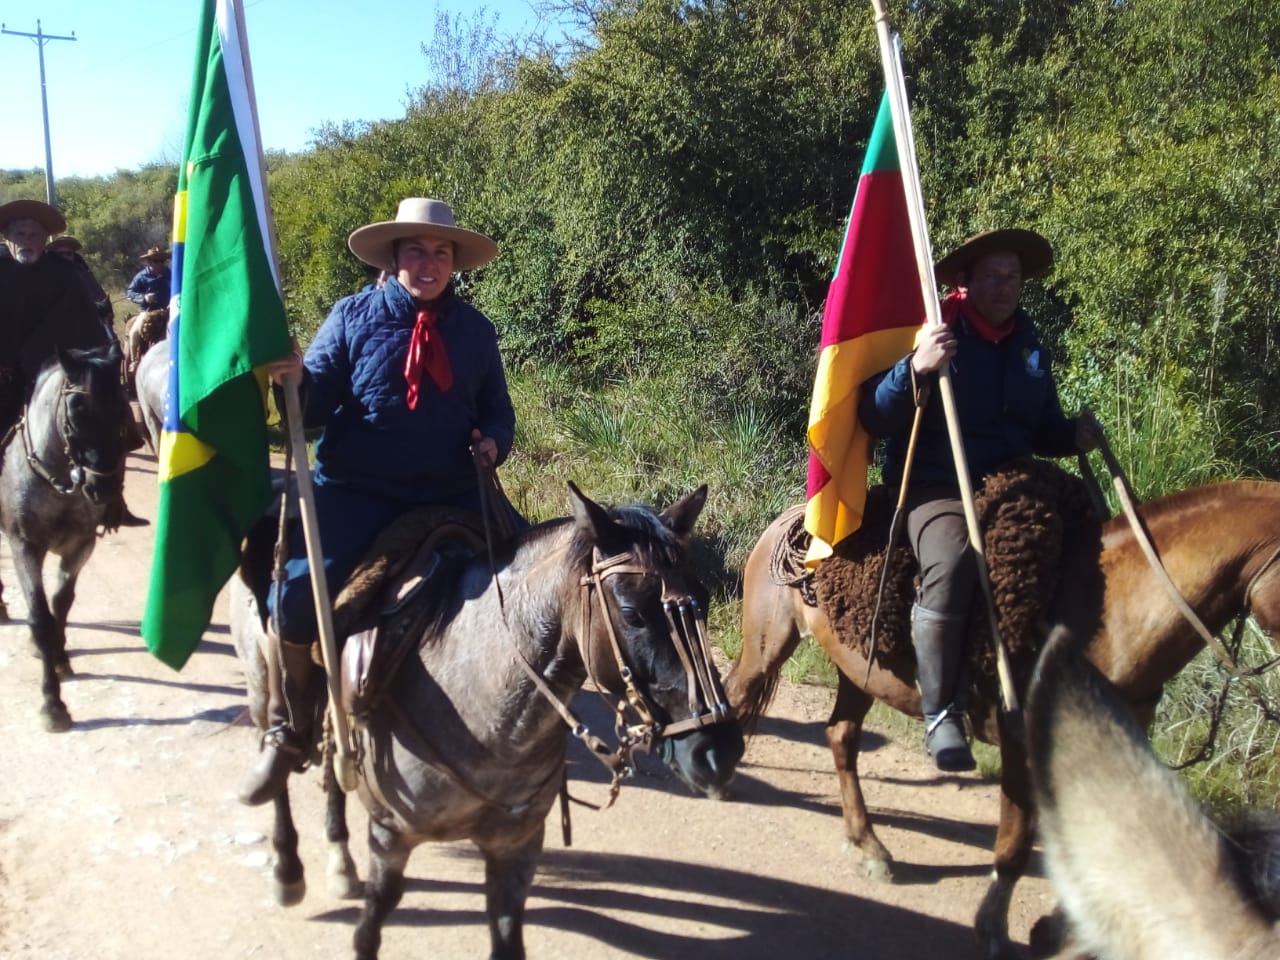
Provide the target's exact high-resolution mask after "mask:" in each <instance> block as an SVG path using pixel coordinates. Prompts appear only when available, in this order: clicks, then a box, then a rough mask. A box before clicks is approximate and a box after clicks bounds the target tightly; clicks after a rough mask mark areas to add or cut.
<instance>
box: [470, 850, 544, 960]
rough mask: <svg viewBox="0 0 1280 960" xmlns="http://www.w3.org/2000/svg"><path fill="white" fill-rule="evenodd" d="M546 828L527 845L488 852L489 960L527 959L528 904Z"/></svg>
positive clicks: (485, 879)
mask: <svg viewBox="0 0 1280 960" xmlns="http://www.w3.org/2000/svg"><path fill="white" fill-rule="evenodd" d="M543 836H544V829H543V828H542V827H541V826H539V828H538V831H537V833H535V834H534V835H533V836H532V837H530V838H529V841H528V842H527V843H525V844H524V846H522V847H520V848H518V849H516V850H510V849H505V848H504V850H503V851H502V853H497V852H495V851H493V850H484V849H483V848H482V852H483V853H484V900H485V907H486V909H487V910H488V913H489V945H490V952H489V960H524V905H525V903H526V901H528V899H529V890H530V888H532V886H533V874H534V872H535V871H536V870H537V869H538V857H539V856H540V855H541V853H542V842H543Z"/></svg>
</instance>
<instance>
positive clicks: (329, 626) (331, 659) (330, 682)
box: [229, 0, 356, 793]
mask: <svg viewBox="0 0 1280 960" xmlns="http://www.w3.org/2000/svg"><path fill="white" fill-rule="evenodd" d="M229 12H230V13H232V14H233V15H234V16H235V33H236V40H237V41H238V43H239V46H240V60H241V63H242V64H243V67H244V75H245V80H246V83H247V84H248V87H249V89H250V90H252V89H253V72H252V67H251V66H250V65H249V48H248V42H247V39H246V34H245V24H244V7H243V5H242V4H241V3H240V0H232V2H231V3H230V4H229ZM249 111H250V114H251V116H252V122H253V134H254V154H255V156H254V157H253V158H252V160H256V162H257V164H258V175H259V178H260V180H259V182H260V183H261V184H262V191H263V194H262V206H263V216H264V217H265V221H266V222H265V224H264V227H265V231H266V234H267V235H266V236H265V237H264V238H263V239H264V240H265V241H266V244H267V252H268V255H269V257H270V261H271V269H272V271H273V273H274V275H275V277H276V282H277V285H278V284H279V276H280V268H279V265H278V264H277V263H276V262H275V258H276V243H275V240H276V237H275V220H274V218H273V217H272V215H271V205H270V203H269V202H268V201H267V195H266V183H267V172H266V170H265V169H264V167H263V163H262V149H261V143H262V139H261V137H260V135H259V133H258V105H257V102H256V100H255V98H254V97H253V96H250V97H249ZM245 160H246V162H250V160H251V158H250V157H248V156H247V155H246V157H245ZM298 382H299V381H298V379H296V378H292V377H290V378H288V379H287V380H286V382H285V383H284V385H283V386H284V397H285V419H286V420H287V421H288V424H289V444H290V448H291V449H292V452H293V463H294V472H295V474H296V475H297V477H298V506H299V509H300V511H301V513H302V532H303V535H304V537H305V539H306V544H307V562H308V564H309V565H310V567H311V590H312V593H313V594H314V596H315V605H316V622H317V625H318V626H319V629H320V652H321V655H322V657H323V658H324V672H325V680H326V689H327V690H328V691H329V715H330V716H331V717H332V719H333V739H334V741H335V745H334V758H333V772H334V776H335V777H336V778H337V781H338V786H340V787H341V788H342V789H343V791H344V792H347V793H350V792H351V791H352V790H354V789H355V786H356V769H355V761H354V759H353V757H352V753H351V733H350V731H349V729H348V727H347V718H346V715H345V714H344V713H343V712H342V705H341V704H342V699H341V696H340V693H341V691H340V690H339V674H338V669H339V666H340V664H339V663H338V642H337V638H336V637H335V636H334V634H333V609H332V604H331V602H330V598H329V585H328V582H327V580H326V578H325V572H324V554H323V552H322V551H321V549H320V526H319V523H318V522H317V520H316V503H315V495H314V493H313V492H312V489H311V461H310V458H309V457H308V455H307V441H306V435H305V433H304V432H303V429H302V404H301V403H300V402H299V398H298ZM281 669H283V665H282V666H281Z"/></svg>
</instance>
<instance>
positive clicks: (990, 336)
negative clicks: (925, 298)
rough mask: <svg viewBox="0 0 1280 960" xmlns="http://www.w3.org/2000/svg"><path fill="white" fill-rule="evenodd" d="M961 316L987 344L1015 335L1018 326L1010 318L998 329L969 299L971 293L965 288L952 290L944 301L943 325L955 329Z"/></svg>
mask: <svg viewBox="0 0 1280 960" xmlns="http://www.w3.org/2000/svg"><path fill="white" fill-rule="evenodd" d="M961 316H963V317H964V321H965V323H966V324H967V325H968V327H969V329H970V330H971V331H972V332H973V333H975V334H977V335H978V336H979V337H980V338H981V339H983V340H985V341H987V343H999V342H1000V341H1001V340H1003V339H1004V338H1005V337H1007V336H1008V335H1009V334H1011V333H1013V328H1014V327H1015V326H1017V324H1016V323H1015V322H1014V318H1013V317H1010V318H1009V319H1008V321H1007V322H1005V323H1003V324H1001V325H1000V326H998V327H997V326H996V325H995V324H993V323H992V322H991V321H990V320H988V319H987V318H986V317H985V316H983V315H982V311H981V310H979V309H978V308H977V306H976V305H975V304H974V302H973V301H972V300H970V299H969V291H968V290H965V289H963V288H961V289H959V290H952V291H951V292H950V293H949V294H947V295H946V297H944V298H943V300H942V322H943V323H945V324H946V325H947V326H948V327H954V326H955V325H956V318H957V317H961Z"/></svg>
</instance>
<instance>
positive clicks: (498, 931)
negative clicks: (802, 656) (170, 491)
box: [231, 486, 743, 960]
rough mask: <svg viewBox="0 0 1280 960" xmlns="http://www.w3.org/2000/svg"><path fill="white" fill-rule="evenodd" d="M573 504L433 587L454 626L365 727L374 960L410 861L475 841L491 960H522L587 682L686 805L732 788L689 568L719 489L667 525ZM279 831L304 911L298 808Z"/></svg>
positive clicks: (334, 838) (281, 886)
mask: <svg viewBox="0 0 1280 960" xmlns="http://www.w3.org/2000/svg"><path fill="white" fill-rule="evenodd" d="M572 493H573V516H572V517H569V518H563V519H560V520H552V521H549V522H547V523H543V524H540V525H538V526H536V527H534V528H533V529H531V530H528V531H526V532H524V533H521V534H518V535H517V536H516V537H514V538H513V539H511V540H508V541H506V542H505V543H502V544H499V545H498V546H497V548H496V553H495V556H494V566H493V569H494V570H496V575H495V574H494V572H493V570H491V567H490V562H489V558H488V557H487V556H485V555H483V554H482V555H481V556H479V557H476V558H473V559H468V560H466V561H465V562H462V563H460V564H459V565H458V567H457V568H456V569H454V570H453V571H443V572H441V573H437V574H434V575H433V578H432V580H431V581H429V583H428V587H429V589H431V590H433V591H436V592H437V595H438V596H440V597H442V598H444V599H443V608H442V609H441V610H440V611H439V612H438V614H437V615H436V617H435V618H434V620H435V624H434V626H432V625H430V624H428V626H427V628H426V629H425V630H424V631H422V632H421V633H420V634H419V635H417V636H415V637H414V640H415V642H414V643H413V645H412V647H411V650H410V652H409V653H408V655H407V656H406V658H405V659H404V661H403V662H402V663H401V665H400V667H399V669H398V670H397V671H396V672H395V674H394V677H393V679H392V680H391V682H390V686H389V687H388V689H387V694H386V696H385V697H384V698H383V700H382V702H381V703H380V704H378V705H376V706H375V707H373V708H372V709H371V711H370V712H369V714H368V716H367V718H365V719H364V722H363V724H362V727H363V729H362V731H361V732H360V734H359V738H358V740H359V742H358V749H357V764H358V790H359V794H360V799H361V800H362V801H363V803H364V805H365V806H366V808H367V809H368V811H369V817H370V822H369V848H370V859H371V866H370V878H369V880H368V882H367V883H366V884H365V905H364V913H363V916H362V917H361V920H360V923H359V926H358V927H357V929H356V931H355V938H354V940H355V954H356V956H357V957H358V958H361V960H371V958H374V957H376V956H377V954H378V949H379V946H380V943H381V938H382V924H383V922H384V921H385V919H386V917H387V915H388V914H389V913H390V912H391V910H392V909H393V908H394V907H395V905H396V904H397V903H398V902H399V900H400V897H401V895H402V894H403V892H404V888H405V867H406V864H407V863H408V859H409V854H410V853H411V851H412V850H413V849H414V847H416V846H417V845H418V844H420V843H423V842H425V841H447V840H458V839H463V838H469V839H470V840H471V841H472V842H473V843H474V844H475V845H476V846H477V847H478V848H479V850H480V852H481V854H482V855H483V857H484V863H485V901H486V906H487V911H488V917H489V931H490V938H491V944H492V954H491V956H493V957H495V958H518V957H523V956H524V939H523V936H524V935H523V919H524V907H525V901H526V900H527V898H528V895H529V890H530V888H531V886H532V883H533V877H534V872H535V870H536V868H537V864H538V860H539V858H540V856H541V853H542V846H543V834H544V825H545V822H546V819H547V813H548V811H549V810H550V809H551V806H552V804H553V803H554V802H555V800H556V798H557V796H558V795H559V793H560V790H561V786H562V784H563V783H564V778H565V757H566V751H567V745H568V744H567V740H568V738H567V735H566V734H567V732H568V730H569V727H568V726H567V719H566V717H565V710H566V709H567V704H568V703H569V701H570V700H571V699H572V697H573V696H574V694H575V693H576V692H577V691H578V690H579V688H580V687H582V686H583V684H584V683H585V682H586V681H587V680H590V681H592V683H593V684H594V685H595V686H596V687H597V688H598V689H599V690H601V691H602V692H604V693H605V695H607V696H608V697H609V698H610V699H611V700H613V701H615V702H616V703H617V711H618V715H619V722H620V723H621V720H622V717H623V715H624V714H626V715H627V716H628V717H630V718H632V719H631V720H629V722H628V736H629V737H631V738H633V739H635V740H636V741H637V742H639V743H646V744H647V743H648V742H650V741H651V742H652V744H653V745H654V746H655V747H656V748H657V749H659V750H660V751H661V755H662V757H663V758H664V760H666V762H667V763H668V764H669V765H670V766H671V767H672V769H673V770H675V772H676V773H677V774H678V775H679V776H680V778H681V779H682V780H683V781H684V782H685V783H686V784H688V785H689V786H690V787H692V788H694V789H696V790H698V791H701V792H703V793H708V794H718V793H720V792H721V791H723V789H724V788H725V786H726V785H727V784H728V782H729V780H730V778H731V777H732V776H733V773H734V770H735V767H736V764H737V762H738V760H739V759H740V758H741V756H742V749H743V740H742V734H741V730H740V729H739V727H738V725H737V723H736V722H734V721H733V719H732V715H731V713H730V712H729V710H728V708H727V705H726V703H725V701H724V697H723V691H722V689H721V687H720V680H719V677H718V675H717V674H716V673H715V667H714V665H713V664H712V662H711V658H710V651H709V650H708V649H707V647H706V637H705V630H704V629H703V621H704V618H705V615H706V591H705V589H704V588H703V587H702V585H701V584H699V583H698V582H697V580H696V579H695V578H694V577H693V575H692V574H691V573H690V572H689V570H688V557H687V551H686V540H687V538H688V536H689V534H690V532H691V531H692V529H693V525H694V522H695V521H696V519H697V517H698V514H699V513H700V512H701V510H702V507H703V504H704V502H705V499H706V487H705V486H704V487H701V488H699V489H698V490H696V491H694V492H693V493H691V494H689V495H688V496H686V497H684V498H683V499H681V500H680V501H678V502H677V503H675V504H673V505H672V506H671V507H669V508H668V509H667V510H665V511H663V512H662V513H656V512H654V511H652V510H650V509H649V508H647V507H638V506H633V507H617V508H605V507H601V506H599V505H597V504H595V503H593V502H592V501H591V500H589V499H587V498H586V497H585V496H583V495H582V494H581V493H579V492H578V490H577V488H576V487H574V488H572ZM253 579H254V583H253V585H252V587H251V586H250V585H249V584H246V583H245V582H244V581H243V580H242V579H240V578H236V579H234V580H233V581H232V611H231V624H232V633H233V636H234V637H235V640H236V645H237V648H238V649H239V651H240V653H241V656H242V657H243V658H244V660H245V663H246V674H247V677H248V683H249V688H250V690H249V693H250V701H251V703H254V702H261V699H262V689H261V686H262V684H263V682H264V679H263V668H262V657H261V644H262V642H263V640H264V625H263V620H262V618H261V616H260V614H259V611H260V609H261V598H262V597H263V596H264V592H263V591H265V586H266V584H265V583H264V582H262V580H261V577H253ZM404 613H405V612H402V613H397V614H392V615H391V616H392V618H395V617H402V616H403V615H404ZM382 624H383V629H384V630H385V629H387V627H388V619H387V617H386V615H384V617H383V620H382ZM352 642H354V641H352ZM535 678H536V679H535ZM574 733H575V735H577V736H584V739H585V731H583V730H580V729H579V730H574ZM615 770H616V771H617V772H619V773H620V772H621V770H620V768H619V767H615ZM326 780H327V782H329V783H331V782H332V776H329V777H327V778H326ZM341 801H342V794H341V793H340V792H338V791H336V790H332V789H331V792H330V805H329V809H328V813H329V819H330V822H329V839H330V842H331V844H337V845H339V846H340V847H342V848H343V849H340V850H338V851H337V852H336V855H335V851H334V849H333V847H332V846H331V860H330V864H331V866H330V871H331V873H330V882H331V887H334V886H335V884H334V877H333V871H334V870H335V869H337V870H338V871H339V872H341V871H343V870H353V866H352V863H351V858H350V855H349V853H346V851H345V842H344V841H345V837H346V828H345V822H344V821H343V820H342V818H343V806H342V802H341ZM276 818H277V819H276V829H275V836H274V842H275V845H276V851H277V864H276V882H277V898H278V899H280V900H281V902H283V903H286V904H287V903H296V902H298V900H300V899H301V897H302V893H303V890H304V889H305V887H304V884H303V879H302V865H301V863H300V862H299V861H298V857H297V834H296V832H295V831H294V828H293V823H292V817H291V814H290V812H289V800H288V792H287V790H286V792H285V794H284V795H283V796H282V797H281V798H280V799H279V800H277V802H276ZM344 887H345V888H350V889H352V890H354V889H356V887H357V883H356V882H355V878H354V876H351V877H349V878H345V882H344V879H343V878H339V880H338V884H337V888H338V889H343V888H344Z"/></svg>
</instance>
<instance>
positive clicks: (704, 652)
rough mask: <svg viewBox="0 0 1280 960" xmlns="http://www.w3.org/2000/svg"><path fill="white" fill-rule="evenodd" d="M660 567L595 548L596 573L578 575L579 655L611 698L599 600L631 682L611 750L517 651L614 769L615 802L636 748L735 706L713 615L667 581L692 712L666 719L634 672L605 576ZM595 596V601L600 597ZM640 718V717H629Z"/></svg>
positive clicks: (541, 687) (577, 733)
mask: <svg viewBox="0 0 1280 960" xmlns="http://www.w3.org/2000/svg"><path fill="white" fill-rule="evenodd" d="M652 573H653V571H652V570H651V569H650V568H649V567H646V566H643V565H641V564H639V563H636V562H635V557H634V555H633V554H632V553H631V552H627V553H619V554H615V555H614V556H610V557H604V556H601V554H600V551H599V550H598V549H596V548H593V549H592V560H591V572H590V573H587V574H584V575H583V576H582V577H581V578H580V579H579V581H578V582H579V584H580V586H581V587H582V626H581V629H580V630H579V631H578V635H577V637H576V638H575V641H576V643H577V645H578V652H579V655H580V656H581V657H582V663H583V665H584V666H585V667H586V670H587V678H588V679H589V680H590V681H591V682H592V685H593V686H595V687H596V689H597V691H598V692H599V693H600V696H601V697H604V698H606V699H607V698H608V688H607V687H606V686H605V685H604V684H603V683H601V682H600V681H599V679H598V676H599V675H598V672H597V670H596V669H595V657H594V656H592V655H591V654H590V652H589V651H590V648H591V611H592V608H593V607H595V606H596V605H597V604H598V605H599V606H600V608H601V615H602V617H603V619H604V623H605V628H606V631H607V633H608V635H609V644H610V647H611V648H612V654H613V663H614V666H615V667H616V669H617V672H618V677H619V678H620V679H621V680H622V683H623V686H624V695H623V696H622V697H621V698H619V699H618V700H617V701H616V702H615V703H614V704H613V712H614V733H615V735H616V736H617V739H618V745H617V747H615V748H613V749H610V748H609V746H608V744H606V743H605V742H604V741H603V740H601V739H600V738H599V737H597V736H596V735H595V734H593V733H592V732H591V731H590V730H588V729H587V726H586V724H584V723H583V722H582V721H581V720H579V719H578V718H577V716H576V715H575V714H574V713H573V711H572V710H570V709H569V707H568V706H567V705H566V704H565V703H564V702H563V701H562V700H561V699H560V698H559V697H558V696H556V694H555V692H554V691H553V690H552V689H551V688H550V687H549V686H548V685H547V682H546V680H544V679H543V677H542V674H541V673H540V672H539V671H538V670H537V669H536V668H535V667H534V666H533V664H531V663H530V662H529V659H528V657H526V656H525V655H524V653H523V651H521V650H519V649H517V650H516V660H517V662H519V664H520V665H521V666H522V667H523V668H524V671H525V673H526V674H528V676H529V679H530V680H532V681H533V684H534V686H535V687H537V689H538V692H539V693H541V694H542V695H543V696H544V697H545V698H546V699H547V700H548V701H550V703H551V705H552V706H554V707H555V709H556V711H557V712H558V713H559V714H560V717H561V719H563V720H564V722H565V723H566V724H567V725H568V727H569V729H570V731H571V732H572V733H573V736H574V737H575V738H577V739H578V740H581V741H582V743H583V745H585V746H586V748H587V749H588V750H589V751H590V753H591V755H592V756H594V757H595V758H596V759H597V760H599V761H600V762H602V763H603V764H604V765H605V766H606V767H608V768H609V769H610V770H611V771H612V772H613V781H612V783H611V784H610V790H609V802H608V804H606V806H612V804H613V802H614V800H616V799H617V797H618V791H619V790H620V789H621V787H622V781H623V780H625V779H627V778H628V777H631V776H633V775H634V774H635V770H636V764H635V756H634V755H635V752H636V751H637V750H641V751H647V750H649V749H651V748H652V747H653V745H654V743H655V742H657V741H658V739H659V738H661V737H665V736H670V735H672V734H676V733H683V732H685V731H687V730H698V729H701V728H702V727H706V726H710V725H711V724H715V723H720V722H721V721H723V720H729V719H732V718H733V716H734V711H733V708H732V707H730V706H729V703H728V698H727V697H726V696H725V693H724V688H723V686H722V685H721V683H720V677H719V674H718V672H717V671H716V669H715V665H714V662H713V660H712V658H711V645H710V643H709V641H708V639H707V630H706V614H705V612H704V611H702V610H701V608H700V606H699V604H698V601H697V600H696V599H694V598H693V597H691V596H688V595H686V594H674V593H671V592H670V591H669V590H668V589H667V585H666V581H665V580H664V581H663V585H662V608H663V611H664V613H665V614H666V617H667V624H668V626H669V629H670V633H671V639H672V642H673V644H674V646H675V649H676V653H677V654H678V655H679V657H680V662H681V663H682V664H683V665H684V670H685V678H686V681H687V684H688V690H689V716H688V717H685V718H684V719H681V720H677V721H675V722H673V723H670V724H667V725H665V726H664V725H663V724H662V723H661V722H660V721H659V720H657V718H656V717H655V716H654V709H653V704H652V703H650V701H649V698H648V697H646V696H645V694H644V692H643V691H642V690H641V689H640V688H639V687H638V686H637V685H636V683H635V675H634V672H633V671H632V669H631V667H630V666H629V665H628V664H627V660H626V655H625V654H624V653H623V650H622V645H621V644H620V643H619V642H618V630H617V627H616V626H615V624H614V616H613V614H612V613H611V611H610V610H609V606H608V604H607V603H605V601H604V594H605V591H604V582H605V580H607V579H608V578H610V577H614V576H621V575H631V576H647V575H650V574H652ZM593 596H594V597H595V599H594V600H593ZM630 719H634V720H635V722H629V720H630Z"/></svg>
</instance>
